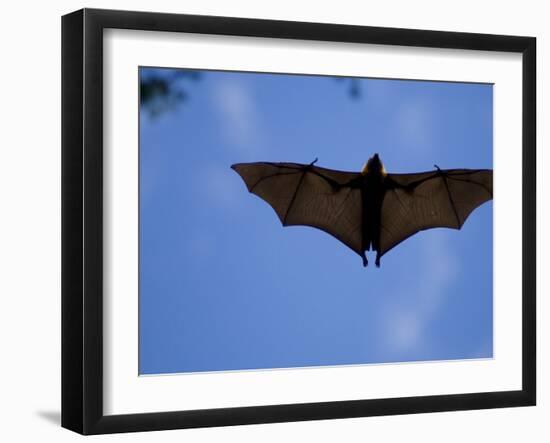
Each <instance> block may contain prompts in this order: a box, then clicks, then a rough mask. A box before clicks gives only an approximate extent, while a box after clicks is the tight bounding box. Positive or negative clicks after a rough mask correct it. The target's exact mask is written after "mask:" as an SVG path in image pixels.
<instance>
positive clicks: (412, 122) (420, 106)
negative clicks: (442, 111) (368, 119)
mask: <svg viewBox="0 0 550 443" xmlns="http://www.w3.org/2000/svg"><path fill="white" fill-rule="evenodd" d="M433 112H434V109H432V107H431V106H430V105H429V104H428V103H426V102H422V101H413V102H406V103H403V104H401V105H400V106H399V107H398V108H397V110H396V114H395V121H394V124H395V129H396V131H395V133H396V134H397V135H398V137H399V138H400V139H401V142H402V143H403V144H404V145H405V146H408V147H410V148H411V149H414V150H415V151H416V152H417V153H418V151H419V150H420V151H422V152H424V153H426V152H430V151H431V150H432V138H433V133H434V128H433V122H434V115H433Z"/></svg>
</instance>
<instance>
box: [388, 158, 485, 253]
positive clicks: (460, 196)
mask: <svg viewBox="0 0 550 443" xmlns="http://www.w3.org/2000/svg"><path fill="white" fill-rule="evenodd" d="M387 183H388V186H387V190H386V193H385V196H384V200H383V202H382V213H381V220H380V224H381V230H380V251H379V252H380V256H382V255H383V254H385V253H386V252H388V251H389V250H390V249H392V248H393V247H395V246H397V245H398V244H399V243H401V242H402V241H403V240H405V239H407V238H409V237H410V236H411V235H414V234H416V233H417V232H419V231H424V230H426V229H430V228H439V227H444V228H453V229H460V228H461V227H462V225H463V224H464V222H465V221H466V219H467V218H468V216H469V215H470V214H471V213H472V211H473V210H474V209H476V208H477V207H478V206H480V205H481V204H483V203H485V202H486V201H488V200H491V199H492V198H493V171H492V170H490V169H482V170H479V169H477V170H474V169H447V170H444V169H441V170H436V171H431V172H422V173H418V174H388V176H387Z"/></svg>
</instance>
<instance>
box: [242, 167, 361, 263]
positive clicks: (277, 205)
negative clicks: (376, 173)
mask: <svg viewBox="0 0 550 443" xmlns="http://www.w3.org/2000/svg"><path fill="white" fill-rule="evenodd" d="M231 168H232V169H234V170H235V171H236V172H237V173H238V174H239V175H240V176H241V177H242V179H243V180H244V182H245V184H246V187H247V188H248V190H249V191H250V192H252V193H253V194H256V195H257V196H258V197H260V198H262V199H263V200H265V201H266V202H267V203H269V204H270V205H271V207H272V208H273V209H274V210H275V212H276V213H277V216H278V217H279V219H280V220H281V223H282V224H283V226H295V225H305V226H311V227H314V228H317V229H320V230H322V231H324V232H326V233H328V234H330V235H332V236H334V237H335V238H337V239H338V240H340V241H341V242H342V243H344V244H345V245H346V246H348V247H349V248H351V249H352V250H353V251H355V252H357V253H358V254H359V255H361V247H362V230H361V223H362V214H361V207H362V206H361V205H362V201H361V191H360V190H359V189H356V188H354V189H352V188H351V187H349V186H345V184H346V183H348V182H350V180H353V179H354V178H356V177H357V176H358V175H359V174H358V173H353V172H344V171H335V170H331V169H325V168H319V167H317V166H313V165H304V164H300V163H268V162H259V163H239V164H235V165H232V166H231Z"/></svg>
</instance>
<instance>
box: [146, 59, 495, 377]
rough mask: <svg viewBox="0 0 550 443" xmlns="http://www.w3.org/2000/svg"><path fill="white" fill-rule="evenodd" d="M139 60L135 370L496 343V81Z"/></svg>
mask: <svg viewBox="0 0 550 443" xmlns="http://www.w3.org/2000/svg"><path fill="white" fill-rule="evenodd" d="M138 70H139V72H138V73H137V75H139V93H137V91H136V96H139V334H138V335H139V375H140V376H161V375H166V374H183V373H205V372H224V371H225V372H227V371H251V370H253V371H265V370H280V369H292V368H313V367H340V366H351V365H380V364H409V365H410V364H421V363H422V362H434V361H438V362H445V361H456V360H473V359H492V358H494V346H493V340H494V337H493V308H494V306H493V94H494V90H493V89H494V85H493V84H492V83H474V82H450V81H432V80H430V79H425V78H410V79H403V78H366V77H342V76H327V75H313V74H308V73H304V74H294V73H292V74H286V73H270V72H250V71H224V70H200V69H181V68H174V67H170V66H139V68H138ZM496 173H497V174H498V168H497V170H496Z"/></svg>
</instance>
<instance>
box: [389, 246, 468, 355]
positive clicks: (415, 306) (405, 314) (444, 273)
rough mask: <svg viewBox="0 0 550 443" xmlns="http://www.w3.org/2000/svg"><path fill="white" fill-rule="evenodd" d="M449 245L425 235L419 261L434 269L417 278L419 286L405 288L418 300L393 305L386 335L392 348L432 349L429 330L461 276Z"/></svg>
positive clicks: (396, 349) (390, 307)
mask: <svg viewBox="0 0 550 443" xmlns="http://www.w3.org/2000/svg"><path fill="white" fill-rule="evenodd" d="M447 243H448V242H447V240H446V237H445V236H444V235H427V236H425V238H424V241H423V242H422V249H420V250H419V251H418V260H419V261H420V262H422V263H431V264H432V266H430V267H429V268H428V267H426V268H425V270H424V271H423V272H422V274H420V275H418V276H417V277H416V279H415V281H416V287H410V288H403V289H402V290H403V291H407V292H410V293H411V294H419V295H418V296H417V298H416V299H415V300H412V301H411V302H410V303H407V304H406V305H403V304H397V303H391V304H390V305H389V306H388V311H387V312H386V316H385V327H386V331H385V334H384V335H385V337H386V343H385V344H386V346H388V348H389V349H391V350H393V351H396V352H401V351H412V350H415V351H422V350H425V349H426V348H427V347H428V346H429V339H428V337H427V334H426V329H427V327H428V325H429V324H430V322H431V321H432V320H433V319H434V317H435V316H436V315H437V313H438V312H439V311H440V310H441V308H442V307H443V306H444V304H445V298H446V296H447V294H448V289H449V288H450V286H451V285H452V283H453V281H454V280H455V278H456V276H457V275H458V266H459V264H458V260H457V259H456V257H455V256H454V255H453V254H452V252H450V248H449V247H448V245H447ZM405 295H406V294H405ZM403 298H406V297H403ZM403 298H401V300H402V299H403Z"/></svg>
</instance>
